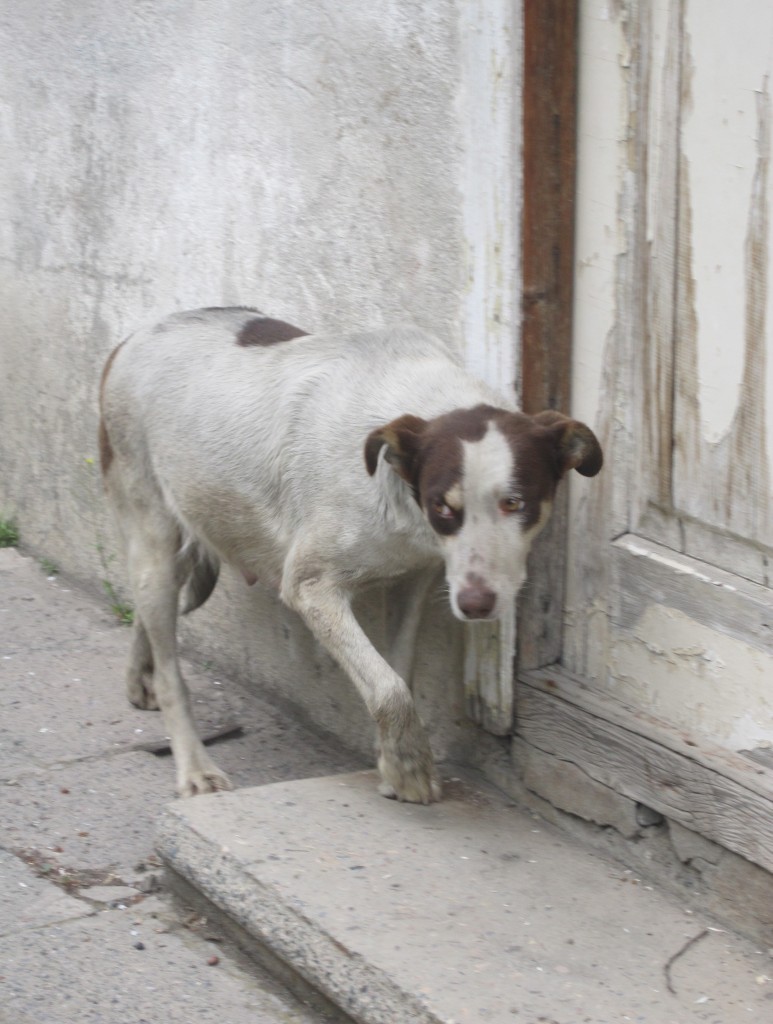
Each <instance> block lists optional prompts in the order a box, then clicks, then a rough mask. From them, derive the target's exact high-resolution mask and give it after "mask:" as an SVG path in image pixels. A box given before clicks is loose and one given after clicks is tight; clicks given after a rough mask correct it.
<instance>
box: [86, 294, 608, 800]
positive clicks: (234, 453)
mask: <svg viewBox="0 0 773 1024" xmlns="http://www.w3.org/2000/svg"><path fill="white" fill-rule="evenodd" d="M101 411H102V420H101V424H100V449H101V456H102V468H103V472H104V477H105V483H106V487H107V492H108V495H109V499H110V502H111V505H112V507H113V510H114V513H115V517H116V520H117V523H118V525H119V528H120V531H121V533H122V535H123V538H124V541H125V545H126V554H127V559H128V567H129V576H130V580H131V584H132V589H133V593H134V599H135V608H136V611H135V620H134V633H133V640H132V650H131V656H130V660H129V668H128V674H127V688H128V695H129V700H130V701H131V702H132V703H133V704H136V705H137V706H138V707H142V708H156V707H160V708H161V710H162V712H163V714H164V719H165V723H166V727H167V729H168V732H169V736H170V739H171V744H172V750H173V753H174V757H175V762H176V765H177V779H178V788H179V792H180V793H181V794H182V795H184V796H188V795H192V794H195V793H204V792H209V791H212V790H217V789H226V788H229V787H230V783H229V782H228V779H227V778H226V776H225V775H223V773H222V772H221V771H220V770H219V769H218V768H217V767H216V766H215V764H214V763H213V762H212V761H211V759H210V757H209V755H208V754H207V752H206V751H205V749H204V746H203V745H202V743H201V740H200V739H199V737H198V735H197V733H196V729H195V726H194V723H193V719H192V717H191V711H190V700H189V696H188V691H187V688H186V686H185V683H184V682H183V679H182V676H181V675H180V669H179V665H178V660H177V650H176V636H175V634H176V620H177V615H178V600H179V595H180V591H181V590H183V601H182V610H183V611H184V612H185V611H191V610H192V609H193V608H196V607H198V606H199V605H200V604H202V603H203V602H204V601H205V600H206V599H207V597H208V596H209V595H210V593H211V592H212V590H213V588H214V586H215V583H216V581H217V574H218V570H219V565H220V563H221V562H226V563H228V564H229V565H231V566H233V567H235V568H236V569H237V570H239V571H240V572H241V573H242V574H243V575H244V577H245V579H246V580H247V581H248V582H249V583H252V582H255V581H256V580H257V579H260V580H261V581H262V582H263V583H264V584H266V585H268V586H271V587H275V588H277V590H278V592H279V594H280V596H281V599H282V600H283V601H284V602H285V603H286V604H287V605H289V607H291V608H293V609H295V610H296V611H297V612H298V614H299V615H300V616H301V617H302V619H303V620H304V622H305V623H306V625H307V626H308V627H309V629H310V630H311V631H312V633H313V634H314V636H315V637H316V638H317V640H318V641H319V642H320V643H321V644H323V645H324V646H325V647H326V648H327V650H328V651H329V652H330V654H332V655H333V657H334V658H335V659H336V660H337V661H338V662H339V664H340V665H341V666H342V667H343V668H344V670H345V671H346V672H347V673H348V674H349V676H350V677H351V679H352V681H353V682H354V684H355V686H356V687H357V689H358V691H359V692H360V694H361V695H362V697H363V699H364V701H365V703H366V705H367V707H368V709H369V711H370V713H371V715H372V716H373V718H374V719H375V721H376V723H377V725H378V730H379V740H380V753H379V761H378V764H379V769H380V772H381V776H382V779H383V782H382V785H381V787H380V788H381V792H382V793H384V794H385V795H386V796H391V797H397V798H398V799H400V800H409V801H413V802H418V803H429V802H430V801H432V800H437V799H439V796H440V787H439V785H438V781H437V778H436V775H435V771H434V768H433V762H432V754H431V751H430V746H429V742H428V739H427V735H426V733H425V731H424V728H423V726H422V724H421V722H420V721H419V718H418V715H417V713H416V710H415V707H414V704H413V700H412V697H411V693H410V690H409V687H408V685H407V683H406V678H407V677H408V676H409V675H410V670H411V664H412V651H413V646H414V641H415V638H416V631H417V628H418V622H419V617H420V610H421V605H422V602H423V598H424V596H425V593H426V586H418V587H417V588H416V596H415V599H414V600H413V601H412V602H411V604H410V607H408V608H406V609H405V613H404V619H403V623H402V625H401V627H400V630H399V633H398V640H397V643H396V645H395V649H394V651H393V652H392V654H391V656H390V659H389V662H388V661H387V660H385V659H384V658H382V657H381V656H380V655H379V654H378V653H377V651H376V650H375V648H374V647H373V645H372V644H371V642H370V641H369V640H368V638H367V637H366V635H365V633H364V632H363V631H362V629H361V628H360V625H359V624H358V622H357V620H356V618H355V617H354V615H353V613H352V610H351V602H352V596H353V594H354V593H355V592H356V591H357V590H358V589H359V588H362V587H366V586H369V585H372V584H374V583H378V582H379V581H388V580H394V579H395V578H397V577H399V576H402V575H404V574H406V573H412V572H414V571H416V570H417V569H421V568H422V567H426V568H427V569H428V570H431V568H432V567H433V566H437V565H440V564H442V563H445V573H446V579H447V582H448V589H449V594H450V602H451V609H452V611H453V613H454V615H455V616H456V617H457V618H458V619H462V620H465V621H466V620H472V619H495V618H497V616H498V615H499V614H500V612H501V610H502V609H503V608H506V607H507V606H508V605H510V604H511V602H512V601H513V600H514V599H515V595H516V593H517V592H518V589H519V587H520V586H521V584H522V583H523V581H524V578H525V575H526V557H527V554H528V552H529V548H530V546H531V543H532V541H533V539H534V537H535V536H536V534H537V533H538V532H539V530H540V529H541V527H542V526H543V524H544V523H545V521H546V519H547V517H548V514H549V511H550V504H551V500H552V497H553V493H554V490H555V487H556V485H557V483H558V481H559V480H560V478H561V477H562V475H563V474H564V473H565V472H566V471H567V470H568V469H572V468H574V469H577V470H578V471H579V472H580V473H583V474H584V475H586V476H593V475H594V474H596V473H598V471H599V469H600V468H601V463H602V455H601V449H600V447H599V444H598V441H597V440H596V438H595V437H594V435H593V433H592V432H591V430H590V429H589V428H588V427H586V426H585V425H584V424H582V423H578V422H576V421H574V420H571V419H568V418H566V417H565V416H562V415H561V414H559V413H556V412H552V411H550V412H544V413H540V414H539V415H537V416H533V417H532V416H526V415H524V414H523V413H520V412H517V411H515V410H514V409H512V408H511V407H510V406H509V404H508V403H507V402H506V401H504V400H503V399H502V397H501V396H498V395H496V394H494V393H492V392H491V391H490V390H489V389H488V388H487V387H486V386H485V385H484V384H482V383H481V382H480V381H478V380H476V379H475V378H474V377H472V376H470V374H469V373H468V372H467V371H466V370H465V369H464V368H463V367H462V366H461V364H460V362H459V360H458V359H457V358H456V356H455V355H454V354H453V353H452V352H451V351H450V350H449V348H448V347H447V346H446V345H444V344H443V343H442V342H441V341H439V340H437V339H436V338H434V337H432V336H431V335H428V334H425V333H424V332H422V331H419V330H417V329H415V328H404V327H402V328H393V329H387V330H377V331H370V332H356V333H349V334H338V333H335V334H322V335H316V336H310V335H307V334H304V332H302V331H300V330H298V329H297V328H294V327H291V326H290V325H289V324H286V323H283V322H282V321H278V320H272V319H270V318H267V317H264V316H263V315H262V314H261V313H259V312H258V311H257V310H253V309H246V308H241V307H239V308H233V309H202V310H195V311H192V312H188V313H179V314H175V315H173V316H170V317H168V318H167V319H166V320H164V321H162V322H161V323H160V324H158V325H157V326H156V327H154V328H151V329H149V330H144V331H140V332H138V333H137V334H135V335H133V336H132V337H130V338H129V339H127V341H125V342H124V343H123V344H121V345H119V346H118V348H117V349H115V350H114V351H113V353H112V354H111V356H110V358H109V359H108V362H107V365H106V366H105V370H104V373H103V377H102V391H101ZM432 575H433V574H432V573H431V572H428V573H425V574H424V578H425V579H426V580H427V581H429V580H431V579H432ZM390 662H391V664H390Z"/></svg>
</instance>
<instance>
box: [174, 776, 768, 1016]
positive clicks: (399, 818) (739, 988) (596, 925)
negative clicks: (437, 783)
mask: <svg viewBox="0 0 773 1024" xmlns="http://www.w3.org/2000/svg"><path fill="white" fill-rule="evenodd" d="M158 850H159V852H160V854H161V856H162V857H163V858H164V861H165V862H166V864H167V866H168V868H169V869H170V872H171V874H172V878H173V879H174V878H175V877H178V878H181V879H183V880H185V882H186V883H189V884H190V885H192V886H193V887H195V889H196V890H198V892H199V893H201V894H202V895H203V897H204V898H205V899H206V900H207V901H209V902H210V904H212V905H214V907H216V908H218V910H219V911H220V912H222V913H223V914H224V915H227V917H228V918H229V919H230V920H232V921H234V922H236V924H237V925H238V927H239V929H240V930H242V931H243V932H244V933H245V934H247V935H249V936H250V937H251V938H252V939H253V940H255V941H256V942H257V943H258V944H259V945H260V947H262V948H265V949H267V950H268V951H269V953H270V955H271V956H272V957H276V958H278V961H279V962H281V963H283V964H285V965H288V966H289V968H290V969H291V971H292V972H294V973H295V974H296V975H297V976H299V977H300V978H302V979H304V981H305V982H306V983H307V984H308V985H310V986H312V987H313V988H314V989H315V990H317V991H318V992H320V993H322V994H323V995H324V996H325V997H326V998H327V999H328V1000H330V1001H331V1002H332V1003H333V1004H335V1005H336V1006H337V1007H339V1008H340V1009H341V1010H342V1011H344V1012H345V1013H346V1014H348V1015H349V1016H350V1017H351V1018H352V1019H353V1020H355V1021H358V1022H363V1024H399V1022H411V1024H413V1022H416V1024H430V1022H431V1024H438V1022H444V1024H478V1022H487V1024H537V1022H539V1021H543V1022H553V1024H579V1022H591V1024H603V1022H610V1024H612V1022H614V1024H620V1022H622V1021H635V1022H646V1024H685V1022H687V1021H707V1022H709V1021H710V1022H722V1024H735V1022H741V1021H746V1020H748V1021H755V1022H756V1021H760V1020H770V1019H773V981H771V978H772V977H773V960H771V956H770V953H771V951H769V950H765V949H757V948H756V947H755V946H754V945H752V944H750V943H749V942H747V941H746V940H744V939H742V938H740V937H739V936H737V935H735V934H733V933H729V932H726V931H722V930H721V929H719V928H717V927H715V926H714V922H713V921H711V920H710V919H708V918H703V917H701V916H700V915H699V914H697V913H693V912H691V911H690V910H688V909H685V908H684V907H683V906H682V905H681V904H680V903H679V902H678V901H677V900H676V899H674V898H673V897H671V896H669V895H668V894H666V893H663V892H661V891H659V890H658V888H657V886H656V885H654V886H653V885H652V884H649V883H647V882H645V881H644V880H640V879H637V878H636V877H634V875H633V874H632V873H631V872H629V871H626V870H625V869H624V868H622V867H621V866H619V865H617V864H615V863H613V862H610V861H606V860H604V859H603V858H601V857H599V856H598V855H597V854H595V853H592V852H590V851H588V850H586V849H585V848H583V847H582V846H580V845H579V844H577V843H576V841H574V840H572V839H569V838H567V837H565V836H562V835H561V834H560V833H559V832H557V831H556V830H554V829H553V828H552V827H551V826H549V825H547V824H545V823H544V822H542V821H541V820H540V819H539V818H536V817H534V816H532V815H530V814H528V813H523V812H521V811H519V810H518V809H516V808H514V807H513V806H512V805H510V804H509V803H508V802H507V801H506V800H505V799H503V798H502V797H501V796H500V795H499V794H498V793H496V792H492V791H489V790H484V789H483V788H480V787H476V786H472V785H470V784H468V783H463V782H461V781H460V780H447V781H446V783H445V798H444V800H443V802H442V803H440V804H436V805H433V806H432V807H417V806H412V805H407V804H398V803H394V802H391V801H388V800H384V799H383V798H380V797H379V796H378V795H377V793H376V778H375V775H374V774H373V773H371V772H364V773H357V774H354V775H343V776H334V777H327V778H318V779H306V780H303V781H299V782H290V783H278V784H274V785H268V786H262V787H257V788H253V789H243V790H237V791H235V792H232V793H217V794H213V795H212V796H205V797H196V798H195V799H192V800H186V801H178V802H175V803H174V804H172V805H171V806H169V807H168V809H167V810H166V811H165V813H164V816H163V818H162V821H161V823H160V829H159V834H158Z"/></svg>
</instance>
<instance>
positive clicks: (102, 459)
mask: <svg viewBox="0 0 773 1024" xmlns="http://www.w3.org/2000/svg"><path fill="white" fill-rule="evenodd" d="M123 345H124V343H123V342H121V344H120V345H117V346H116V347H115V348H114V349H113V351H112V352H111V353H110V355H109V356H108V357H107V362H106V363H105V366H104V369H103V370H102V377H101V379H100V382H99V410H100V417H99V435H98V438H99V465H100V467H101V469H102V475H103V476H105V475H106V474H107V471H108V470H109V469H110V465H111V463H112V461H113V446H112V445H111V444H110V437H109V436H108V433H107V427H106V426H105V414H104V403H105V382H106V381H107V375H108V373H110V367H111V366H112V365H113V360H114V359H115V357H116V356H117V355H118V353H119V351H120V350H121V348H123Z"/></svg>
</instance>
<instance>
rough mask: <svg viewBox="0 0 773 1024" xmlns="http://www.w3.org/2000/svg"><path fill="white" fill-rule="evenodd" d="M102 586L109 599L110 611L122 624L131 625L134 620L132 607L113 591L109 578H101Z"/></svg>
mask: <svg viewBox="0 0 773 1024" xmlns="http://www.w3.org/2000/svg"><path fill="white" fill-rule="evenodd" d="M102 586H103V587H104V590H105V593H106V594H107V596H108V598H109V600H110V611H111V612H112V613H113V615H115V617H116V618H117V619H118V621H119V622H120V623H121V625H122V626H131V624H132V623H133V622H134V609H133V608H132V606H131V605H130V604H129V603H128V602H127V601H122V600H121V599H120V598H119V596H118V594H116V592H115V587H114V586H113V584H112V583H111V582H110V580H102Z"/></svg>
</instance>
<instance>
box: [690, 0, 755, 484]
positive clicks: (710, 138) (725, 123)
mask: <svg viewBox="0 0 773 1024" xmlns="http://www.w3.org/2000/svg"><path fill="white" fill-rule="evenodd" d="M727 15H728V7H727V3H726V2H724V0H690V2H688V3H687V4H686V10H685V48H686V52H685V66H684V68H683V75H684V85H683V94H684V97H685V98H684V101H683V103H682V124H681V135H682V151H683V157H684V161H685V173H686V175H687V193H686V195H687V197H689V199H688V200H687V201H689V203H690V205H691V209H692V218H691V219H692V240H691V242H692V275H693V279H694V286H695V313H696V317H697V338H698V389H699V402H700V410H701V430H702V433H703V436H704V437H705V439H706V440H707V441H709V442H711V443H713V444H716V443H717V442H719V441H720V440H721V439H722V437H723V436H724V435H725V434H726V433H727V432H728V430H729V429H730V427H731V425H732V420H733V416H734V415H735V410H736V407H737V406H738V403H739V402H741V401H744V396H743V394H742V393H741V381H742V376H743V360H744V337H743V325H744V317H745V303H746V301H747V281H746V268H745V265H744V246H745V242H746V234H747V225H748V217H749V209H750V205H751V203H752V188H753V183H754V175H755V167H756V164H757V156H758V146H759V143H760V139H759V133H758V121H757V109H756V102H755V94H757V93H760V92H762V91H764V90H765V89H766V83H767V82H768V81H769V78H770V75H771V71H772V70H773V4H770V3H760V2H758V0H739V3H737V4H735V5H734V6H733V14H732V17H728V16H727ZM769 187H770V186H769ZM771 245H773V234H769V242H768V247H769V248H770V247H771ZM768 363H769V368H770V365H771V364H773V355H772V356H771V358H769V360H768ZM768 394H769V395H771V394H773V389H770V390H769V391H768ZM768 423H769V424H770V420H768ZM768 455H769V457H771V458H772V459H773V445H771V446H770V450H769V452H768ZM771 466H773V462H771Z"/></svg>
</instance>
